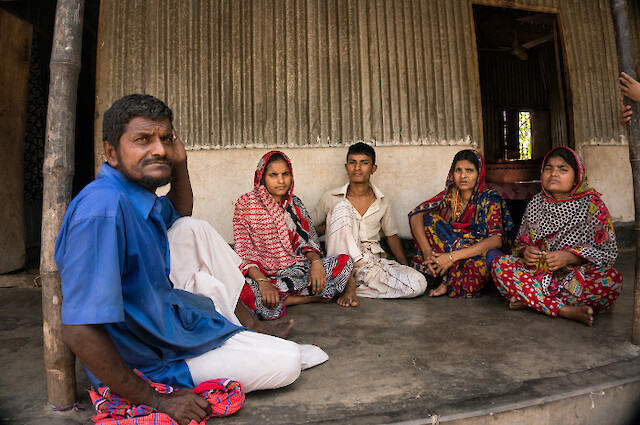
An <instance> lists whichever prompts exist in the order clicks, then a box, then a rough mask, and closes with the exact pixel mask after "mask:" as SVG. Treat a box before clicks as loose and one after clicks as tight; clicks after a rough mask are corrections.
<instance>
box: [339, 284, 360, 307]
mask: <svg viewBox="0 0 640 425" xmlns="http://www.w3.org/2000/svg"><path fill="white" fill-rule="evenodd" d="M336 303H337V304H338V305H341V306H343V307H357V306H358V296H357V295H356V280H355V279H354V278H353V276H349V280H348V281H347V286H346V287H345V288H344V292H343V293H342V294H341V295H340V296H339V297H338V299H337V300H336Z"/></svg>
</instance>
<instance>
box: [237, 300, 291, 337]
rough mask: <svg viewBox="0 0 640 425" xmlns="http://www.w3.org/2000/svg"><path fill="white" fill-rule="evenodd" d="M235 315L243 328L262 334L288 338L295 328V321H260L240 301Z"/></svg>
mask: <svg viewBox="0 0 640 425" xmlns="http://www.w3.org/2000/svg"><path fill="white" fill-rule="evenodd" d="M235 314H236V317H237V318H238V320H239V321H240V323H241V324H242V326H244V327H245V328H247V329H251V330H252V331H256V332H260V333H262V334H267V335H273V336H277V337H280V338H286V337H287V335H289V332H291V328H293V319H289V320H282V321H281V320H278V321H277V322H276V323H270V322H265V321H263V320H260V319H258V317H256V316H255V314H253V313H252V312H250V311H249V308H248V307H247V306H246V305H245V304H244V303H243V302H242V301H238V304H237V305H236V309H235Z"/></svg>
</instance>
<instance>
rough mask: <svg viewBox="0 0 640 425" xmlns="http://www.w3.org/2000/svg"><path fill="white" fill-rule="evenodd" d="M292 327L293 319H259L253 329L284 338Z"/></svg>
mask: <svg viewBox="0 0 640 425" xmlns="http://www.w3.org/2000/svg"><path fill="white" fill-rule="evenodd" d="M292 328H293V319H289V320H278V321H277V322H276V323H269V322H265V321H262V320H259V321H258V323H257V324H256V325H255V326H254V328H253V330H254V331H256V332H260V333H263V334H267V335H273V336H277V337H279V338H286V337H287V335H289V332H291V329H292Z"/></svg>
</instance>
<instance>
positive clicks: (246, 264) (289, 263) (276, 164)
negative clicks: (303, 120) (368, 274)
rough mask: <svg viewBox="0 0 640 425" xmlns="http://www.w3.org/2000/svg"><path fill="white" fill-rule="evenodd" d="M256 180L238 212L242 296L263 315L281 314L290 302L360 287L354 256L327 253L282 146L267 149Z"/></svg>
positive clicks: (329, 296) (235, 236) (323, 297)
mask: <svg viewBox="0 0 640 425" xmlns="http://www.w3.org/2000/svg"><path fill="white" fill-rule="evenodd" d="M253 184H254V188H253V190H252V191H251V192H248V193H246V194H244V195H242V196H241V197H240V198H239V199H238V200H237V201H236V205H235V212H234V215H233V239H234V243H235V251H236V252H237V253H238V255H239V256H240V258H242V260H243V263H242V264H241V266H240V268H241V270H242V272H243V273H244V274H245V277H246V279H245V286H244V288H243V290H242V294H241V295H240V298H241V299H242V301H243V302H244V303H245V304H246V305H247V306H249V308H251V309H252V310H253V311H254V312H255V313H256V314H257V315H258V317H260V318H261V319H276V318H278V317H281V316H284V315H285V314H286V307H287V306H290V305H295V304H303V303H310V302H323V301H330V300H331V299H332V298H333V297H335V296H338V295H339V294H341V293H349V291H353V292H355V282H354V281H353V279H352V278H351V270H352V268H353V263H352V261H351V258H349V256H348V255H344V254H342V255H336V256H333V257H324V258H323V256H322V251H321V248H320V243H319V241H318V235H317V233H316V231H315V228H314V227H313V223H312V222H311V219H310V218H309V213H308V212H307V210H306V208H305V207H304V205H303V204H302V201H301V200H300V198H298V197H297V196H295V195H294V194H293V172H292V168H291V161H290V160H289V158H287V156H286V155H285V154H284V153H282V152H279V151H272V152H269V153H267V154H265V155H264V156H263V157H262V159H261V160H260V162H259V163H258V168H257V169H256V172H255V176H254V182H253ZM348 281H349V285H347V282H348ZM341 298H342V297H338V303H339V304H341ZM341 305H344V303H342V304H341Z"/></svg>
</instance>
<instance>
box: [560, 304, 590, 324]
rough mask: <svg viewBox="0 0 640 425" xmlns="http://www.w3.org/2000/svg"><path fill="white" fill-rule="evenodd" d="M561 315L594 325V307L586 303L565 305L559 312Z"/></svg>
mask: <svg viewBox="0 0 640 425" xmlns="http://www.w3.org/2000/svg"><path fill="white" fill-rule="evenodd" d="M558 315H559V316H560V317H564V318H565V319H571V320H575V321H576V322H581V323H584V324H585V325H587V326H593V309H592V308H591V307H589V306H586V305H564V306H562V307H560V312H559V313H558Z"/></svg>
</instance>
